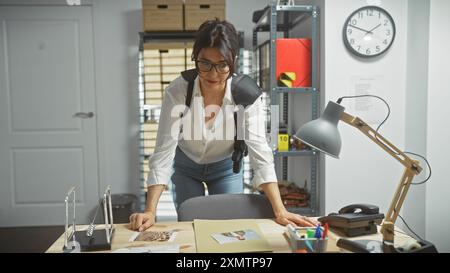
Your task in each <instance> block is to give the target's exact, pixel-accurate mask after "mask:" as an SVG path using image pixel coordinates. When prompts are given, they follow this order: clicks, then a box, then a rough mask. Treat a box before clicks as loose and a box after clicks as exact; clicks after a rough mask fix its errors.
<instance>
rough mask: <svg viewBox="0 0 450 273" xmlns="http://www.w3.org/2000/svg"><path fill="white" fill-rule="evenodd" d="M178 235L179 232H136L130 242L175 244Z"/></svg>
mask: <svg viewBox="0 0 450 273" xmlns="http://www.w3.org/2000/svg"><path fill="white" fill-rule="evenodd" d="M176 235H177V230H171V231H143V232H136V233H135V234H133V236H132V237H131V239H130V241H134V242H138V241H143V242H173V241H174V240H175V237H176Z"/></svg>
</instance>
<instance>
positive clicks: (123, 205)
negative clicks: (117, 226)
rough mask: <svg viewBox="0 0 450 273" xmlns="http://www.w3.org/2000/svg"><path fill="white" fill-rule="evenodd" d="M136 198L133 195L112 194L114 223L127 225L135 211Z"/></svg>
mask: <svg viewBox="0 0 450 273" xmlns="http://www.w3.org/2000/svg"><path fill="white" fill-rule="evenodd" d="M137 204H138V198H137V196H136V195H134V194H129V193H125V194H112V195H111V206H112V213H113V221H114V223H128V222H129V221H130V215H131V214H132V213H134V212H136V211H137Z"/></svg>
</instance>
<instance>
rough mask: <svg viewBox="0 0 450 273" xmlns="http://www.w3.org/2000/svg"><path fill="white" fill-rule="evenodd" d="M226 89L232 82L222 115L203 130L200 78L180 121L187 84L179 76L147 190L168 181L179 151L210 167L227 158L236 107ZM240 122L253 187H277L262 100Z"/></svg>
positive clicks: (168, 98) (168, 97)
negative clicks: (272, 183) (243, 124)
mask: <svg viewBox="0 0 450 273" xmlns="http://www.w3.org/2000/svg"><path fill="white" fill-rule="evenodd" d="M230 86H231V79H228V81H227V85H226V89H225V95H224V98H223V102H222V106H221V107H220V111H218V113H217V115H216V117H215V118H213V119H211V120H210V121H208V123H207V124H206V125H205V116H208V114H207V113H206V111H205V107H204V104H203V97H202V95H201V92H200V84H199V79H198V77H197V78H196V79H195V82H194V90H193V99H192V102H191V106H190V112H189V114H186V112H185V113H184V116H183V118H181V117H180V113H182V112H183V109H185V100H186V94H187V87H188V83H187V81H185V80H184V79H183V78H182V77H181V76H180V77H178V78H177V79H175V80H174V81H172V82H171V84H170V85H169V86H168V87H167V88H166V90H165V95H164V99H163V103H162V107H161V116H160V120H159V126H158V134H157V138H156V145H155V150H154V153H153V154H152V155H151V157H150V160H149V167H150V172H149V176H148V180H147V186H151V185H155V184H167V183H168V182H169V180H170V177H171V175H172V172H173V169H172V165H173V160H174V157H175V151H176V147H177V146H179V148H180V149H181V150H182V151H183V152H184V153H185V154H186V156H188V157H189V158H190V159H191V160H193V161H194V162H196V163H198V164H208V163H214V162H217V161H221V160H223V159H226V158H230V157H231V155H232V153H233V150H234V149H233V145H234V131H235V127H234V126H235V124H234V117H233V114H232V111H234V110H233V109H234V108H235V107H236V106H235V103H234V100H233V96H232V94H231V87H230ZM230 109H231V114H230ZM244 122H245V128H244V133H245V135H246V137H245V143H246V144H247V146H248V152H249V156H250V165H251V167H252V169H253V171H254V177H253V180H252V183H253V184H254V186H255V187H259V186H260V185H261V184H263V183H268V182H277V176H276V173H275V167H274V160H273V153H272V150H271V149H270V147H269V145H268V143H267V140H266V124H265V114H264V112H263V103H262V101H261V98H258V99H257V100H256V101H255V102H254V103H253V104H252V105H250V106H248V107H247V108H246V109H245V114H244ZM181 128H182V129H181ZM180 129H181V131H182V133H181V134H180ZM180 135H181V136H182V137H180ZM214 136H215V137H214ZM217 136H219V137H217Z"/></svg>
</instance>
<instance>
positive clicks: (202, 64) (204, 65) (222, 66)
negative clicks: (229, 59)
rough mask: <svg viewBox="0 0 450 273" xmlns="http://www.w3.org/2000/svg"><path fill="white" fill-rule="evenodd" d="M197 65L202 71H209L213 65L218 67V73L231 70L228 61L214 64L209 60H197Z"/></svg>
mask: <svg viewBox="0 0 450 273" xmlns="http://www.w3.org/2000/svg"><path fill="white" fill-rule="evenodd" d="M195 66H196V67H197V69H198V70H200V71H201V72H209V71H211V70H212V69H213V67H214V68H215V69H216V71H217V73H220V74H225V73H228V72H230V66H229V65H228V63H226V62H220V63H216V64H213V63H210V62H207V61H199V60H196V61H195Z"/></svg>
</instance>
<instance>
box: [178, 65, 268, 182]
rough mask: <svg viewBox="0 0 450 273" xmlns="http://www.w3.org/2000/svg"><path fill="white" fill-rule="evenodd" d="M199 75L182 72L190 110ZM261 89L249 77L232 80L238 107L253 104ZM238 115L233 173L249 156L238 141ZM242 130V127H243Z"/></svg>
mask: <svg viewBox="0 0 450 273" xmlns="http://www.w3.org/2000/svg"><path fill="white" fill-rule="evenodd" d="M197 75H198V73H197V70H196V69H190V70H186V71H183V72H181V76H182V77H183V79H184V80H186V81H187V82H188V89H187V94H186V101H185V105H186V106H187V107H188V108H189V107H191V101H192V94H193V93H194V81H195V78H196V77H197ZM261 93H262V91H261V89H260V88H259V86H258V85H257V84H256V82H255V81H254V80H253V79H252V78H250V77H249V76H247V75H243V74H238V75H234V77H232V80H231V95H232V96H233V100H234V102H235V104H236V105H242V106H244V107H247V106H249V105H251V104H253V103H254V102H255V101H256V99H257V98H259V97H260V96H261ZM237 119H238V117H237V113H236V112H234V126H235V129H236V130H235V135H234V151H233V155H232V156H231V159H232V160H233V172H234V173H239V172H240V170H241V165H242V158H243V157H244V156H247V154H248V148H247V144H245V141H244V140H238V139H237V122H238V120H237ZM239 122H240V124H241V125H243V122H244V117H243V115H242V118H241V119H240V120H239ZM241 128H242V127H241Z"/></svg>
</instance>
